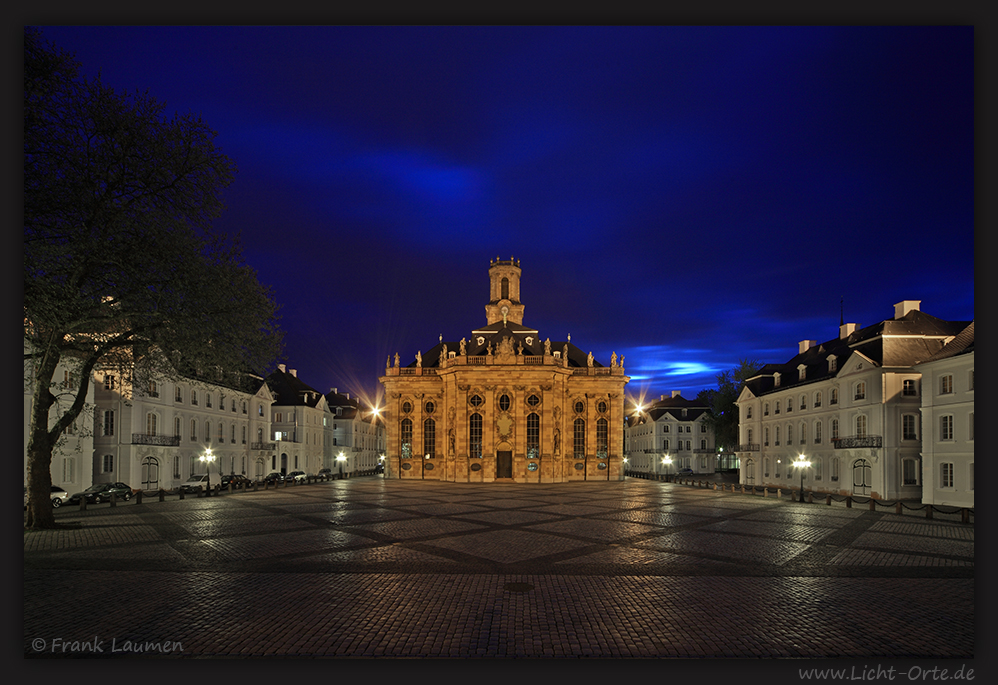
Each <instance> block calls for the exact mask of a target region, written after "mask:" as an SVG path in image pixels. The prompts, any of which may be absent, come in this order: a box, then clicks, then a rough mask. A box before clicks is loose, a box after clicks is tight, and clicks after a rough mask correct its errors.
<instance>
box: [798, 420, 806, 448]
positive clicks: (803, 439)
mask: <svg viewBox="0 0 998 685" xmlns="http://www.w3.org/2000/svg"><path fill="white" fill-rule="evenodd" d="M798 442H800V444H802V445H803V444H804V443H805V442H807V424H806V423H803V422H802V423H801V424H800V438H799V440H798Z"/></svg>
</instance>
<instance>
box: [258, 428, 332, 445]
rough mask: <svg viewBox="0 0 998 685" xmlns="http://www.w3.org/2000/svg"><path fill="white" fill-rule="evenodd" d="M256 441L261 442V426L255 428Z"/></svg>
mask: <svg viewBox="0 0 998 685" xmlns="http://www.w3.org/2000/svg"><path fill="white" fill-rule="evenodd" d="M256 441H257V442H259V443H262V442H263V429H262V428H257V429H256ZM333 444H334V445H335V444H336V441H335V440H334V441H333Z"/></svg>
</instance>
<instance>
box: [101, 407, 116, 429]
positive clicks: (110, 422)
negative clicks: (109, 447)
mask: <svg viewBox="0 0 998 685" xmlns="http://www.w3.org/2000/svg"><path fill="white" fill-rule="evenodd" d="M102 434H103V435H114V412H113V411H111V410H110V409H108V410H107V411H105V412H104V425H103V427H102Z"/></svg>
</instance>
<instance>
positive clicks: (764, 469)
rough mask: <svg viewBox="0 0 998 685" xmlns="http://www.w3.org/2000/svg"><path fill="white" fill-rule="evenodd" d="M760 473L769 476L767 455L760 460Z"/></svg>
mask: <svg viewBox="0 0 998 685" xmlns="http://www.w3.org/2000/svg"><path fill="white" fill-rule="evenodd" d="M762 475H763V476H765V477H766V478H769V457H765V458H764V459H763V460H762Z"/></svg>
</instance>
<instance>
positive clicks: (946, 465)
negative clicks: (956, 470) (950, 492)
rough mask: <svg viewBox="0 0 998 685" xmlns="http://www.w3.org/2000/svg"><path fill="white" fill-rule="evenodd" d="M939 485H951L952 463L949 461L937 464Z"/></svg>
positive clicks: (947, 486)
mask: <svg viewBox="0 0 998 685" xmlns="http://www.w3.org/2000/svg"><path fill="white" fill-rule="evenodd" d="M939 487H941V488H951V487H953V464H952V463H950V462H943V463H942V464H940V465H939Z"/></svg>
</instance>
